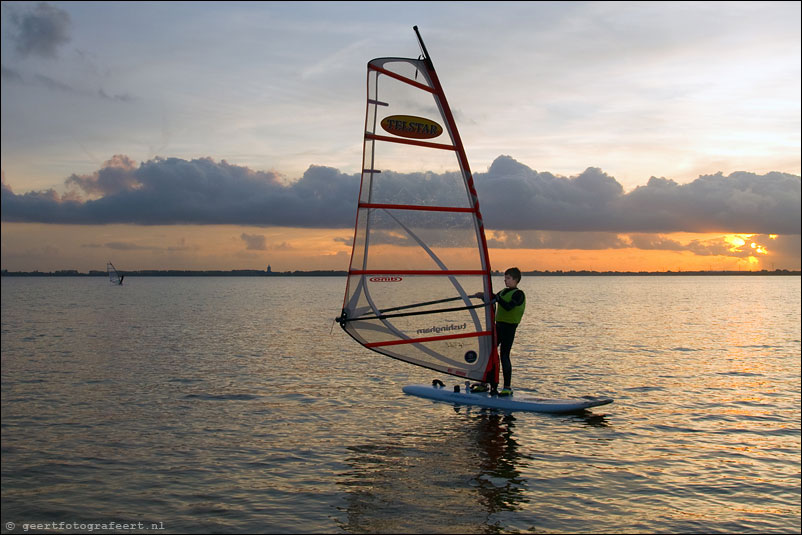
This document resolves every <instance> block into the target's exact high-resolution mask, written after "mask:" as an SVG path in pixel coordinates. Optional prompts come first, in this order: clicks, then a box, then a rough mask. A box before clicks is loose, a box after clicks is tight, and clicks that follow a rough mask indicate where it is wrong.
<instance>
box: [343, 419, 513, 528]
mask: <svg viewBox="0 0 802 535" xmlns="http://www.w3.org/2000/svg"><path fill="white" fill-rule="evenodd" d="M455 412H457V413H458V414H459V418H457V419H455V420H454V421H453V425H452V427H450V428H449V429H447V430H443V429H422V430H419V431H418V432H416V433H409V434H400V435H397V436H387V437H385V438H386V442H384V443H382V444H366V445H361V446H356V447H351V448H349V449H350V451H351V452H352V455H351V456H350V457H348V458H347V459H346V462H347V464H348V465H349V466H350V467H351V469H350V470H348V471H347V472H345V473H343V474H340V476H339V479H340V481H339V482H338V484H339V485H341V486H342V488H343V489H344V490H345V496H344V501H345V505H344V506H343V507H341V508H340V509H341V511H342V512H343V514H344V518H343V519H342V520H340V521H339V524H340V527H341V528H342V529H343V530H345V531H347V532H349V533H351V532H354V533H362V532H367V533H387V532H396V533H399V532H400V533H405V532H416V531H420V526H427V525H428V526H432V528H431V529H432V531H437V532H453V533H486V532H493V531H496V530H497V529H498V526H499V525H500V524H499V523H498V522H497V519H495V518H494V515H495V514H496V513H499V512H503V511H514V510H517V509H519V508H521V506H522V504H523V503H525V502H526V494H527V492H528V489H527V487H526V481H525V479H524V478H523V476H522V475H521V469H522V468H524V467H525V463H526V462H527V458H526V457H525V456H524V455H522V454H521V452H520V446H519V443H518V441H517V440H516V438H515V432H514V429H515V421H516V420H515V417H514V416H513V415H511V414H501V413H497V412H495V411H488V410H485V409H482V410H478V411H477V410H475V409H470V408H469V409H465V408H461V407H456V408H455ZM522 465H524V466H522ZM444 519H447V524H444Z"/></svg>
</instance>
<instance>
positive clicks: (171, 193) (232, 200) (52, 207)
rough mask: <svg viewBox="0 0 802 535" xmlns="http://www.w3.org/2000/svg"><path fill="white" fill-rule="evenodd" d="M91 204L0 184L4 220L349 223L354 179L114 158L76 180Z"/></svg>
mask: <svg viewBox="0 0 802 535" xmlns="http://www.w3.org/2000/svg"><path fill="white" fill-rule="evenodd" d="M66 184H67V186H68V187H73V188H74V187H77V188H80V190H82V191H83V193H84V194H86V195H88V196H90V197H92V198H90V199H89V200H77V198H76V195H70V196H67V197H60V196H59V195H58V194H57V193H56V192H55V191H53V190H49V191H44V192H30V193H25V194H22V195H16V194H14V193H13V192H12V191H11V189H10V188H9V187H8V186H7V185H6V184H5V183H4V184H3V189H2V218H3V221H18V222H22V221H24V222H41V223H70V224H88V225H91V224H107V223H130V224H137V225H176V224H196V225H206V224H232V225H249V226H250V225H252V226H289V227H307V228H326V227H328V228H333V227H347V226H352V225H353V222H354V209H355V203H356V196H357V192H358V190H359V177H358V176H356V175H345V174H343V173H340V172H339V171H337V170H336V169H331V168H328V167H318V166H312V167H310V168H309V169H307V171H306V172H305V173H304V175H303V177H302V178H301V179H300V180H298V181H297V182H295V183H293V184H290V185H285V184H284V183H282V182H281V181H280V180H279V178H278V176H277V175H276V174H274V173H272V172H262V171H252V170H250V169H248V168H247V167H241V166H237V165H231V164H229V163H227V162H225V161H223V162H219V163H218V162H214V161H212V160H211V159H209V158H200V159H197V160H190V161H188V160H182V159H180V158H156V159H154V160H150V161H147V162H144V163H142V164H140V165H138V166H137V165H136V164H135V163H134V162H133V161H132V160H131V159H130V158H128V157H127V156H122V155H118V156H115V157H114V158H112V159H111V160H109V161H108V162H106V164H104V166H103V167H102V168H101V169H100V170H99V171H97V172H95V173H93V174H91V175H73V176H71V177H69V178H68V179H67V180H66Z"/></svg>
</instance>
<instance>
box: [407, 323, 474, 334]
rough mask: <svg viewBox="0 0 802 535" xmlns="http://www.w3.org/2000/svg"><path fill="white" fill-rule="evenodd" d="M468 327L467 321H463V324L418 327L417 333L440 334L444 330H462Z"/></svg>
mask: <svg viewBox="0 0 802 535" xmlns="http://www.w3.org/2000/svg"><path fill="white" fill-rule="evenodd" d="M467 328H468V324H467V323H463V324H462V325H443V326H434V327H428V328H426V329H418V330H417V334H431V333H435V334H440V333H441V332H444V331H462V330H465V329H467Z"/></svg>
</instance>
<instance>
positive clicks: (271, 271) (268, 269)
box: [267, 265, 273, 273]
mask: <svg viewBox="0 0 802 535" xmlns="http://www.w3.org/2000/svg"><path fill="white" fill-rule="evenodd" d="M267 272H268V273H273V270H272V269H270V265H268V266H267Z"/></svg>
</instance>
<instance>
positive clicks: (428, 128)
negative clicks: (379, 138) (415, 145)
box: [381, 115, 443, 139]
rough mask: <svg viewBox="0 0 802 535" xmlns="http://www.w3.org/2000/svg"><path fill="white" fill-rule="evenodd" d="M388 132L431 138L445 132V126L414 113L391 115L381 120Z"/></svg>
mask: <svg viewBox="0 0 802 535" xmlns="http://www.w3.org/2000/svg"><path fill="white" fill-rule="evenodd" d="M381 125H382V128H384V130H385V131H386V132H389V133H391V134H395V135H397V136H401V137H409V138H413V139H431V138H433V137H437V136H439V135H440V134H442V133H443V127H442V126H440V125H439V124H437V123H436V122H434V121H430V120H429V119H424V118H423V117H415V116H414V115H391V116H389V117H385V118H384V119H382V122H381Z"/></svg>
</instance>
